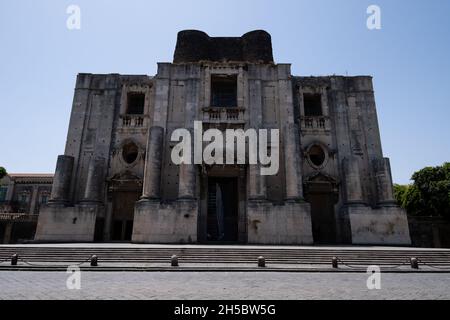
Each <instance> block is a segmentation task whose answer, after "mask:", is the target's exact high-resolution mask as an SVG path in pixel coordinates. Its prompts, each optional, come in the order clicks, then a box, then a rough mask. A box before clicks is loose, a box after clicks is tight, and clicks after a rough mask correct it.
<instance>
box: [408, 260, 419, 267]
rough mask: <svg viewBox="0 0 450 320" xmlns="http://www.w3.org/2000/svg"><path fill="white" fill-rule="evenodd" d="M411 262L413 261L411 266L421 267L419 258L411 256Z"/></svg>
mask: <svg viewBox="0 0 450 320" xmlns="http://www.w3.org/2000/svg"><path fill="white" fill-rule="evenodd" d="M410 262H411V268H413V269H419V259H417V258H411V260H410Z"/></svg>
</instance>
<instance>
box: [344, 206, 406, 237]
mask: <svg viewBox="0 0 450 320" xmlns="http://www.w3.org/2000/svg"><path fill="white" fill-rule="evenodd" d="M344 210H346V211H347V213H348V215H349V219H350V226H351V232H352V243H353V244H372V245H411V239H410V236H409V227H408V219H407V216H406V212H405V211H404V210H403V209H401V208H400V207H381V208H378V209H372V208H371V207H368V206H363V205H360V206H348V207H346V208H345V209H344Z"/></svg>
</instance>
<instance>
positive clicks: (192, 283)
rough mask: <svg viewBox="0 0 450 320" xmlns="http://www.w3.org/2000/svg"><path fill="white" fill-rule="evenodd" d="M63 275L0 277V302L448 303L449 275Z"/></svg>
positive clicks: (4, 274)
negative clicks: (371, 283)
mask: <svg viewBox="0 0 450 320" xmlns="http://www.w3.org/2000/svg"><path fill="white" fill-rule="evenodd" d="M69 276H70V274H67V273H65V272H29V271H1V272H0V288H1V290H0V299H39V300H42V299H44V300H45V299H133V300H134V299H282V300H283V299H450V274H448V273H441V274H438V273H426V274H417V273H414V274H404V273H401V274H399V273H385V274H381V289H380V290H376V289H375V290H369V289H368V288H367V284H366V283H367V279H368V277H369V275H368V274H365V273H286V272H285V273H281V272H280V273H277V272H266V273H264V272H82V273H81V289H79V290H76V289H72V290H69V289H67V286H66V281H67V279H68V277H69Z"/></svg>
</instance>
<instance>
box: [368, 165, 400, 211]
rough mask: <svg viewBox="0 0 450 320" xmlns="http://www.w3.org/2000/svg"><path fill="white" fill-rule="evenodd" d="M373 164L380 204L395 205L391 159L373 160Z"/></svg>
mask: <svg viewBox="0 0 450 320" xmlns="http://www.w3.org/2000/svg"><path fill="white" fill-rule="evenodd" d="M373 166H374V171H375V178H376V183H377V193H378V204H380V205H384V206H386V205H395V203H396V201H395V199H394V190H393V186H392V177H391V168H390V164H389V159H388V158H383V159H378V160H373Z"/></svg>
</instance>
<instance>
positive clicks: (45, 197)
mask: <svg viewBox="0 0 450 320" xmlns="http://www.w3.org/2000/svg"><path fill="white" fill-rule="evenodd" d="M47 202H48V195H46V194H43V195H42V196H41V201H40V203H41V204H46V203H47Z"/></svg>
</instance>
